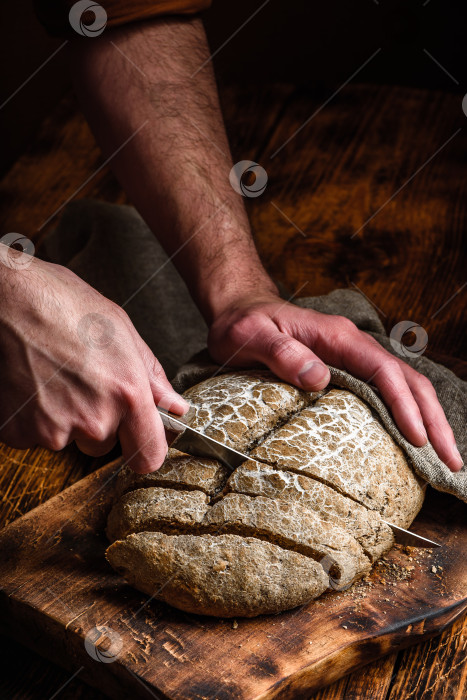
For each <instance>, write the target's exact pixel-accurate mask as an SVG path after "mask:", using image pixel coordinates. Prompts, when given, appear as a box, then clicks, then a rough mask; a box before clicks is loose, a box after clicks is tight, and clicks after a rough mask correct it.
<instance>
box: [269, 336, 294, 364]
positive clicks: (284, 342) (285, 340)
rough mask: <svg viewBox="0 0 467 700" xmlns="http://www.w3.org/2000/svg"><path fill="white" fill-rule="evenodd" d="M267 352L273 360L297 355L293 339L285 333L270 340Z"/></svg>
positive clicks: (286, 358)
mask: <svg viewBox="0 0 467 700" xmlns="http://www.w3.org/2000/svg"><path fill="white" fill-rule="evenodd" d="M268 354H269V356H270V357H271V359H273V360H284V359H285V360H288V359H291V358H294V357H295V356H296V355H297V353H296V350H295V345H294V343H293V341H292V340H291V339H290V338H289V337H287V336H285V335H284V336H277V337H276V338H273V340H271V341H270V343H269V347H268Z"/></svg>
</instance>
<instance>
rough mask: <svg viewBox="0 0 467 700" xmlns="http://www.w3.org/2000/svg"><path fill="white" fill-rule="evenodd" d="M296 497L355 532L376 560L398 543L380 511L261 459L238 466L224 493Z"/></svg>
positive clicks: (302, 505) (331, 521) (328, 519)
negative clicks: (260, 460) (267, 463)
mask: <svg viewBox="0 0 467 700" xmlns="http://www.w3.org/2000/svg"><path fill="white" fill-rule="evenodd" d="M230 491H233V492H235V493H244V494H247V495H251V496H265V497H267V498H272V499H286V500H288V501H292V502H293V503H294V504H296V505H297V506H298V507H299V508H300V509H306V510H308V511H310V512H311V513H315V514H316V515H318V516H319V518H320V519H321V520H323V521H325V522H327V523H329V524H333V525H335V526H336V527H337V528H339V529H343V530H345V531H346V532H347V533H348V534H349V535H352V537H354V538H355V539H356V540H357V542H358V543H359V544H360V545H361V547H362V549H363V551H364V552H365V554H366V555H367V556H368V557H369V558H370V560H371V561H372V562H374V561H375V560H376V559H378V558H379V557H381V556H382V555H383V554H385V553H386V552H387V551H388V550H389V549H391V547H392V545H393V544H394V536H393V534H392V530H391V528H390V527H389V525H386V524H385V523H384V522H383V520H382V518H381V516H380V514H379V513H378V512H377V511H373V510H368V508H365V506H361V505H360V504H358V503H356V502H355V501H353V500H351V499H350V498H347V497H346V496H342V495H341V494H340V493H337V491H335V490H334V489H332V488H330V487H329V486H326V484H323V483H322V482H320V481H316V480H315V479H312V478H310V477H308V476H303V475H302V474H295V473H293V472H289V471H281V470H278V469H275V468H274V467H268V466H267V465H265V464H261V463H260V462H255V461H248V462H244V464H242V465H240V467H238V469H236V470H235V471H234V472H233V473H232V474H231V476H230V477H229V480H228V481H227V484H226V486H225V490H224V493H228V492H230Z"/></svg>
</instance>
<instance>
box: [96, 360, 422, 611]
mask: <svg viewBox="0 0 467 700" xmlns="http://www.w3.org/2000/svg"><path fill="white" fill-rule="evenodd" d="M184 396H185V398H186V399H187V400H188V401H189V402H190V404H191V405H192V413H193V417H192V419H191V425H192V426H193V427H194V428H197V429H198V430H200V431H201V432H203V433H204V434H206V435H209V436H211V437H213V438H215V439H216V440H219V441H221V442H224V443H226V444H227V445H230V446H231V447H233V448H235V449H237V450H239V451H241V452H244V453H247V454H248V456H249V457H250V459H248V460H247V461H245V462H244V463H243V464H241V465H240V467H238V468H237V469H236V470H235V471H233V472H231V471H230V470H229V469H227V468H226V467H225V466H223V465H222V464H221V463H220V462H217V461H216V460H213V459H204V458H198V457H192V456H189V455H185V454H182V453H181V452H178V451H177V450H174V449H169V452H168V455H167V458H166V460H165V462H164V464H163V465H162V467H161V468H160V469H159V470H158V471H157V472H153V473H152V474H144V475H141V474H135V473H134V472H132V471H131V470H130V469H129V468H128V467H126V466H123V468H122V469H121V471H120V472H119V474H118V477H117V478H118V485H117V496H118V497H117V500H116V502H115V504H114V505H113V508H112V510H111V512H110V514H109V517H108V521H107V536H108V538H109V540H110V541H111V542H112V544H111V545H110V546H109V547H108V549H107V552H106V556H107V559H108V561H109V562H110V564H111V565H112V566H113V568H114V569H115V570H116V571H117V572H119V573H120V574H121V575H122V576H123V577H124V578H125V579H126V580H127V581H128V582H129V583H130V584H131V585H133V586H135V588H138V589H139V590H140V591H143V592H144V593H147V594H148V595H150V596H153V597H154V598H156V599H158V600H162V601H165V602H166V603H170V604H171V605H173V606H174V607H176V608H180V609H181V610H185V611H187V612H191V613H199V614H202V615H216V616H219V617H234V616H246V617H253V616H255V615H260V614H262V613H277V612H280V611H281V610H287V609H289V608H293V607H296V606H297V605H303V604H304V603H306V602H307V601H309V600H311V599H313V598H316V597H317V596H319V595H321V594H322V593H323V592H324V591H326V590H328V589H330V588H331V589H337V590H339V589H343V588H346V587H348V586H349V585H351V584H352V582H353V581H355V580H356V579H358V578H360V577H361V576H364V575H365V574H367V573H368V571H369V570H370V568H371V566H372V564H373V563H374V562H375V560H376V559H378V557H380V556H381V555H382V554H384V553H385V552H387V551H388V550H389V549H390V548H391V546H392V545H393V542H394V540H393V535H392V531H391V528H390V527H389V526H388V525H386V524H385V523H384V522H383V519H386V520H389V521H391V522H393V523H394V524H396V525H400V526H401V527H405V528H407V527H408V526H409V525H410V524H411V522H412V520H413V519H414V518H415V516H416V515H417V513H418V511H419V510H420V508H421V506H422V503H423V493H424V492H423V489H422V485H421V482H420V480H419V479H418V477H417V476H416V475H415V473H414V472H413V471H412V469H411V467H410V466H409V464H408V463H407V460H406V458H405V456H404V454H403V453H402V451H401V450H400V448H399V447H398V446H397V445H396V444H395V442H394V441H393V439H392V438H391V437H390V436H389V435H388V433H387V432H386V430H385V429H384V428H383V426H382V425H381V423H380V422H379V420H378V418H377V417H376V415H375V414H374V413H373V412H372V410H371V409H370V408H369V407H368V406H367V405H366V404H365V403H364V402H363V401H362V400H361V399H359V398H358V397H357V396H355V395H354V394H352V393H351V392H349V391H343V390H341V389H336V388H333V387H332V386H330V387H328V388H327V389H326V390H325V391H323V392H319V393H308V392H305V391H301V390H300V389H297V388H296V387H294V386H291V385H289V384H286V383H285V382H282V381H281V380H279V379H277V377H275V376H274V375H272V374H270V373H269V372H266V371H260V370H249V371H241V372H229V373H227V374H223V375H221V376H216V377H213V378H211V379H207V380H206V381H203V382H201V383H200V384H197V385H196V386H193V387H192V388H190V389H189V390H188V391H186V392H185V394H184ZM256 460H259V461H256Z"/></svg>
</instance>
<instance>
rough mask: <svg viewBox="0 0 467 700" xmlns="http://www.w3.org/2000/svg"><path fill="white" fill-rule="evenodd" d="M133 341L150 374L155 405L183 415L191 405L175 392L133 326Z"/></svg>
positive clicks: (160, 366)
mask: <svg viewBox="0 0 467 700" xmlns="http://www.w3.org/2000/svg"><path fill="white" fill-rule="evenodd" d="M132 329H133V339H134V341H135V344H136V347H137V349H138V352H139V354H140V356H141V359H142V360H143V363H144V366H145V367H146V370H147V372H148V378H149V383H150V386H151V391H152V395H153V398H154V401H155V403H156V404H157V405H158V406H160V407H161V408H164V409H165V410H166V411H170V412H171V413H175V414H177V415H179V416H181V415H183V414H184V413H186V412H187V411H188V409H189V408H190V404H189V403H188V402H187V401H185V399H184V398H183V397H182V396H180V394H177V392H176V391H174V389H173V387H172V385H171V383H170V382H169V380H168V379H167V376H166V374H165V372H164V369H163V367H162V365H161V364H160V362H159V361H158V359H157V358H156V356H155V355H154V353H153V352H152V351H151V349H150V348H149V346H148V345H147V344H146V343H145V342H144V340H143V339H142V338H141V336H140V335H139V333H138V332H137V330H136V328H135V327H134V326H133V325H132Z"/></svg>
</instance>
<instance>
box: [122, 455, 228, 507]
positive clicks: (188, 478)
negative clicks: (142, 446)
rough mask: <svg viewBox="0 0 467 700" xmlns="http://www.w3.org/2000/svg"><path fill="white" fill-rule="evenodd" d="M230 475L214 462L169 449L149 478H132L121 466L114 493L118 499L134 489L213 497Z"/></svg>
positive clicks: (138, 475)
mask: <svg viewBox="0 0 467 700" xmlns="http://www.w3.org/2000/svg"><path fill="white" fill-rule="evenodd" d="M121 464H122V465H123V460H122V462H121ZM230 474H231V471H230V469H228V468H227V467H225V466H224V465H223V464H221V463H220V462H218V461H217V460H215V459H207V458H204V457H192V456H191V455H186V454H184V453H183V452H179V451H178V450H174V449H172V448H169V451H168V453H167V457H166V459H165V461H164V463H163V465H162V466H161V468H160V469H158V470H157V471H155V472H151V473H150V474H136V473H135V472H134V471H133V470H132V469H130V468H129V467H127V466H122V468H121V470H120V472H119V474H118V476H117V487H116V493H117V495H119V496H120V495H121V494H123V493H127V491H133V490H134V489H142V488H146V487H148V486H161V487H163V488H173V489H182V490H184V491H187V490H195V491H204V493H206V494H208V495H210V496H213V495H214V494H216V493H217V492H218V491H220V490H221V489H222V488H223V486H224V485H225V483H226V481H227V479H228V478H229V476H230Z"/></svg>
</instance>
